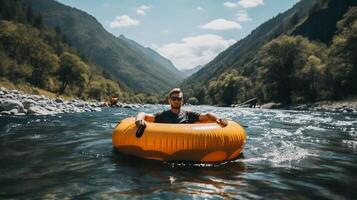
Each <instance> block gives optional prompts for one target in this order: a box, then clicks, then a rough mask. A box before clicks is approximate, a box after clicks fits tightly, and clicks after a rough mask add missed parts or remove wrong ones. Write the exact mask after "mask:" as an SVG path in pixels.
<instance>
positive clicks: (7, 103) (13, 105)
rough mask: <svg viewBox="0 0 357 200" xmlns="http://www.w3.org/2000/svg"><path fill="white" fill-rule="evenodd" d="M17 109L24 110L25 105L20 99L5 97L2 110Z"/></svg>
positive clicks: (0, 106)
mask: <svg viewBox="0 0 357 200" xmlns="http://www.w3.org/2000/svg"><path fill="white" fill-rule="evenodd" d="M12 109H17V110H19V111H22V110H24V105H23V104H22V103H21V102H20V101H18V100H10V99H5V100H4V101H2V102H1V104H0V111H10V110H12Z"/></svg>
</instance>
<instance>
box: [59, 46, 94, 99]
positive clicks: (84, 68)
mask: <svg viewBox="0 0 357 200" xmlns="http://www.w3.org/2000/svg"><path fill="white" fill-rule="evenodd" d="M60 60H61V61H60V68H59V71H58V75H59V80H60V81H62V86H61V88H60V93H62V94H63V93H64V91H65V89H66V87H67V86H68V85H69V84H76V85H77V86H78V87H84V86H85V85H86V83H87V81H88V74H89V69H88V65H87V64H85V63H84V62H82V61H81V60H80V58H79V57H78V56H76V55H73V54H71V53H68V52H65V53H63V54H62V55H61V57H60Z"/></svg>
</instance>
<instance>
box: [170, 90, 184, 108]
mask: <svg viewBox="0 0 357 200" xmlns="http://www.w3.org/2000/svg"><path fill="white" fill-rule="evenodd" d="M182 102H183V94H182V93H173V94H171V96H170V98H169V104H170V105H171V108H174V109H180V108H181V105H182Z"/></svg>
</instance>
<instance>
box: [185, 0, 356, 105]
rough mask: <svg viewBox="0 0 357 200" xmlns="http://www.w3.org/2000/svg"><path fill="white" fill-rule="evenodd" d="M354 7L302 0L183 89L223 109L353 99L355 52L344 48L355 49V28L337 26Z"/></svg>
mask: <svg viewBox="0 0 357 200" xmlns="http://www.w3.org/2000/svg"><path fill="white" fill-rule="evenodd" d="M353 6H356V1H355V0H302V1H300V2H299V3H297V4H296V5H295V6H294V7H293V8H291V9H289V10H287V11H286V12H284V13H281V14H279V15H278V16H276V17H274V18H272V19H270V20H268V21H267V22H265V23H263V24H262V25H261V26H259V27H258V28H257V29H255V30H254V31H252V32H251V34H250V35H248V36H247V37H246V38H244V39H242V40H240V41H239V42H237V43H236V44H234V45H232V46H231V47H230V48H228V49H227V50H225V51H224V52H222V53H221V54H219V55H218V56H217V57H216V58H215V59H214V60H212V61H211V62H210V63H208V64H207V65H206V66H205V67H204V68H203V69H201V70H200V71H199V72H197V73H195V74H193V75H192V76H191V77H189V78H188V79H186V80H185V81H184V82H183V84H182V86H183V88H184V89H185V91H186V93H188V96H191V97H196V98H197V99H198V100H199V102H200V103H206V104H221V105H230V104H235V103H240V102H243V101H245V100H246V99H249V98H252V97H258V99H259V101H260V102H268V101H277V102H283V103H287V104H290V103H301V102H311V101H317V100H322V99H339V98H346V97H348V96H351V95H355V94H356V91H357V90H353V89H354V86H353V85H357V82H355V81H356V80H355V79H354V78H352V77H353V74H354V73H355V71H356V65H355V61H354V60H353V59H352V55H353V56H354V55H355V53H356V52H355V51H354V49H352V50H351V49H349V48H348V47H349V46H350V45H351V47H352V46H353V45H354V44H355V41H354V34H355V32H354V31H355V29H354V25H353V23H352V24H344V25H341V24H343V21H344V20H347V21H349V20H352V19H353V17H354V10H353V9H351V7H353ZM352 22H354V21H353V20H352ZM345 31H346V33H344V32H345ZM340 40H342V41H344V42H345V43H342V42H341V41H340ZM346 40H347V41H348V43H346ZM341 43H342V44H343V45H345V46H342V47H341V46H339V45H340V44H341ZM342 44H341V45H342ZM336 48H340V49H339V50H341V51H342V52H339V51H337V50H336ZM337 54H338V55H337ZM350 54H351V55H350ZM336 56H338V57H336ZM336 60H338V61H336ZM336 62H338V63H339V65H338V66H336ZM341 91H342V92H341Z"/></svg>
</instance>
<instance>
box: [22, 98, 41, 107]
mask: <svg viewBox="0 0 357 200" xmlns="http://www.w3.org/2000/svg"><path fill="white" fill-rule="evenodd" d="M22 104H23V105H24V108H25V109H29V107H31V106H34V105H37V102H36V101H34V100H32V99H27V100H25V101H24V102H22Z"/></svg>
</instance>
